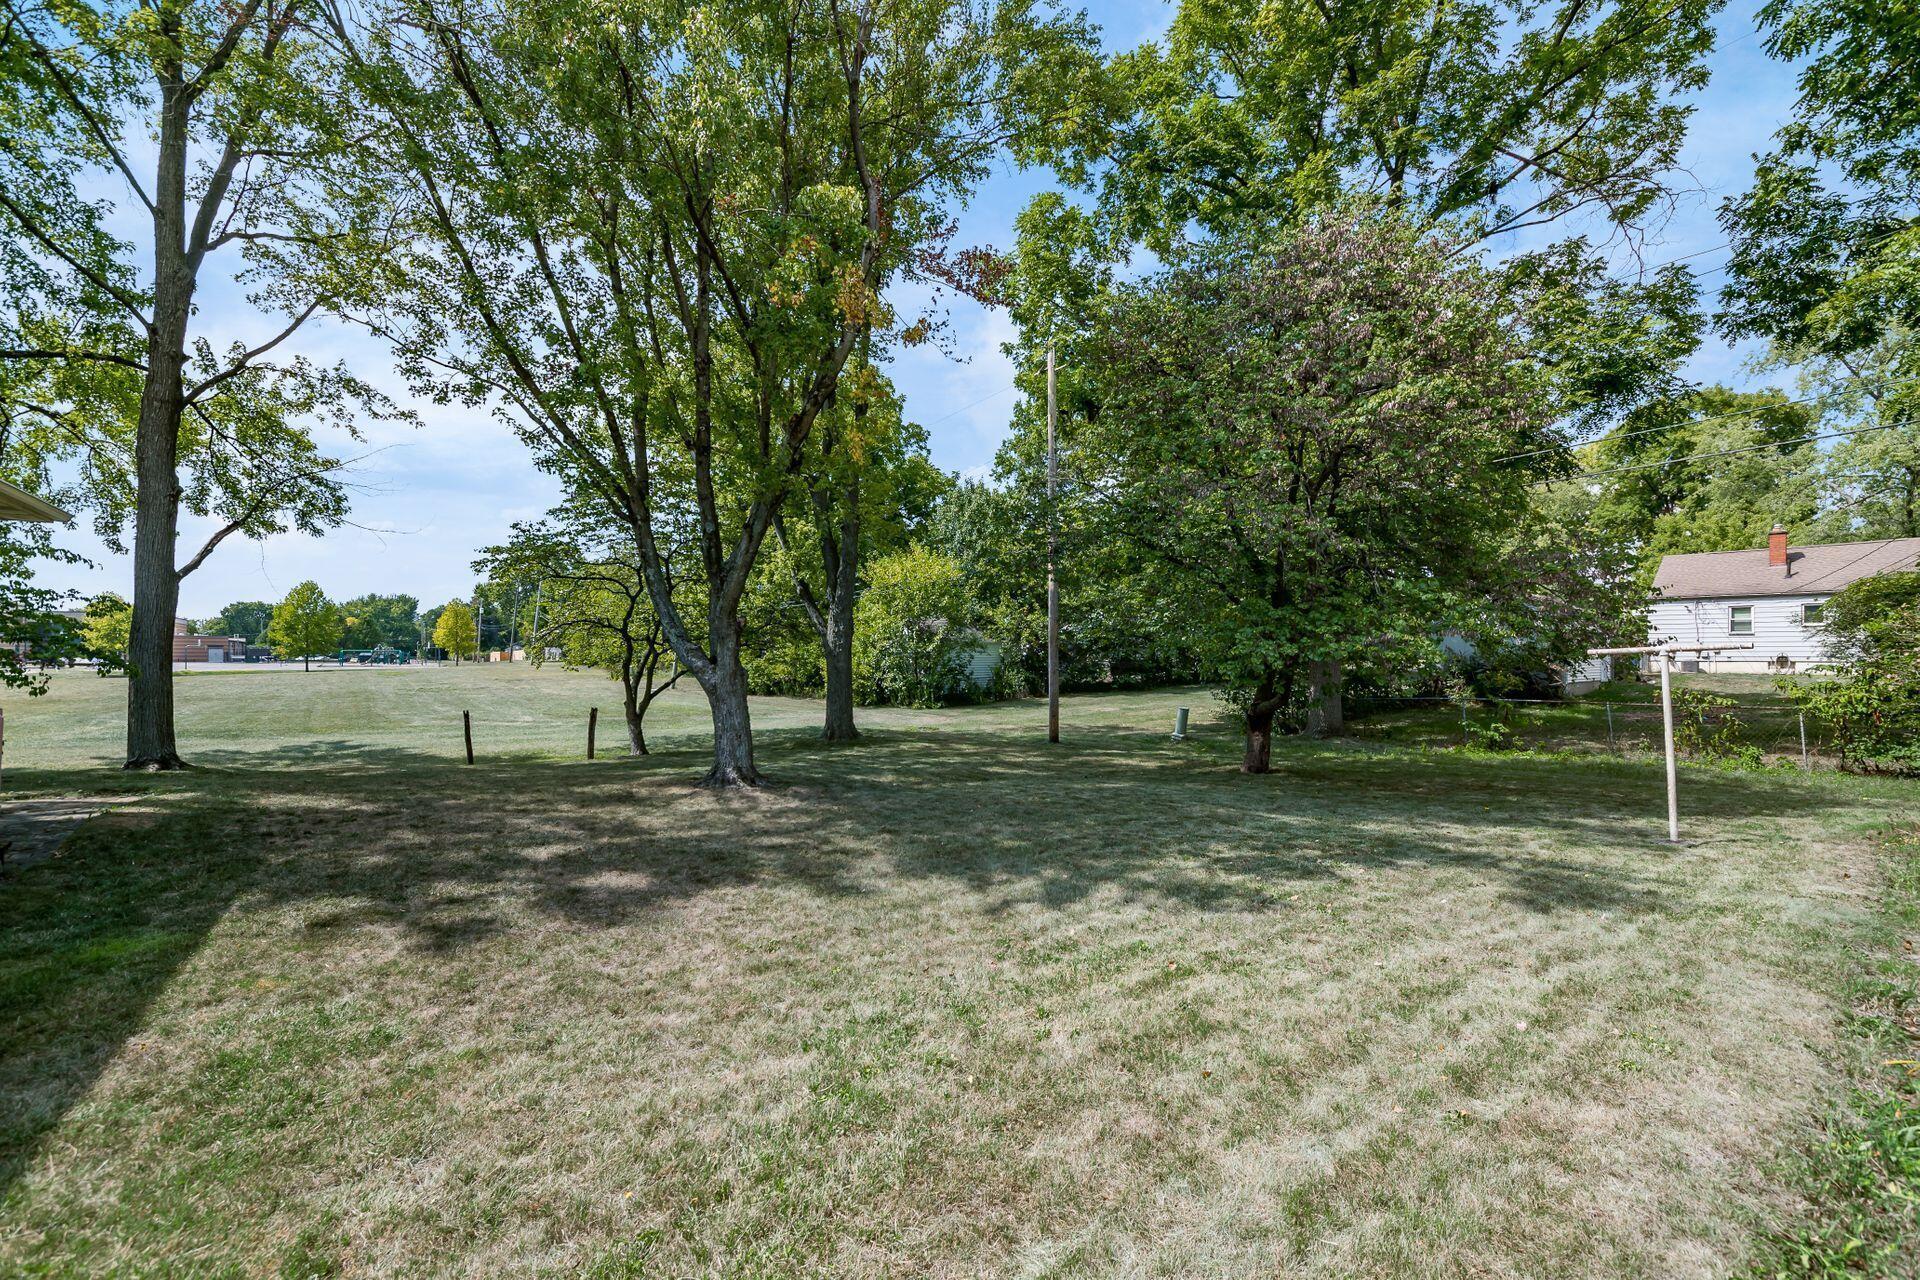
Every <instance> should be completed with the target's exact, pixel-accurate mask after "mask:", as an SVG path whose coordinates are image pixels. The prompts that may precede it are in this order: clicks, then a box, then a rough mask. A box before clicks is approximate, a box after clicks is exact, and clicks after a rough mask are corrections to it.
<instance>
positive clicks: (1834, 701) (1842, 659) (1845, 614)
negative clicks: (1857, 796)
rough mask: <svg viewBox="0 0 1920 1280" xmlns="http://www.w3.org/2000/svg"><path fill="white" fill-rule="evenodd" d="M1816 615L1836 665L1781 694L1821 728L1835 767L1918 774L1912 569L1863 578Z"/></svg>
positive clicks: (1919, 698) (1918, 662)
mask: <svg viewBox="0 0 1920 1280" xmlns="http://www.w3.org/2000/svg"><path fill="white" fill-rule="evenodd" d="M1823 612H1824V615H1825V623H1824V625H1825V627H1826V629H1827V636H1828V642H1829V644H1830V646H1831V648H1832V652H1833V653H1834V655H1835V657H1836V658H1837V659H1838V661H1839V666H1838V667H1837V669H1836V670H1835V672H1834V674H1833V676H1832V678H1830V679H1826V680H1821V681H1817V682H1815V683H1813V684H1810V685H1801V686H1798V687H1789V688H1788V689H1787V693H1788V696H1790V697H1791V698H1792V699H1793V700H1794V701H1795V702H1797V703H1799V704H1800V707H1801V709H1802V710H1805V711H1807V712H1809V713H1810V714H1812V715H1813V716H1814V717H1815V718H1817V719H1818V720H1820V721H1821V722H1822V723H1824V724H1825V725H1826V727H1827V730H1828V732H1829V734H1830V735H1831V737H1832V740H1833V745H1834V749H1835V751H1836V752H1838V754H1839V756H1840V767H1841V768H1843V769H1849V770H1852V771H1854V772H1857V773H1895V774H1920V573H1889V574H1881V575H1879V576H1878V577H1874V578H1864V579H1862V580H1861V581H1859V582H1856V583H1854V584H1853V585H1852V586H1849V587H1847V588H1846V589H1845V590H1844V591H1842V592H1840V593H1839V594H1838V595H1836V596H1834V597H1833V599H1831V600H1829V601H1828V602H1827V605H1826V608H1825V610H1824V611H1823Z"/></svg>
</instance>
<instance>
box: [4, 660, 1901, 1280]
mask: <svg viewBox="0 0 1920 1280" xmlns="http://www.w3.org/2000/svg"><path fill="white" fill-rule="evenodd" d="M611 688H612V686H611V685H610V684H609V683H608V682H607V681H605V680H604V679H602V678H599V677H595V676H590V675H584V674H569V673H564V672H559V671H553V670H547V671H531V670H528V669H526V668H524V667H521V668H511V669H509V668H502V667H478V668H476V667H470V666H469V667H461V668H453V667H446V668H440V669H433V668H428V669H418V668H415V669H406V670H347V671H325V672H314V673H310V674H305V673H300V672H271V673H257V672H244V671H235V672H222V673H209V674H204V675H202V674H195V675H191V676H187V677H184V678H182V679H181V680H180V683H179V698H180V734H181V740H182V742H183V743H185V744H191V745H190V753H191V755H192V756H193V757H194V759H195V760H196V761H197V762H198V763H199V764H200V765H201V766H203V767H201V768H199V769H197V770H195V771H193V772H190V773H187V774H178V775H141V776H126V775H122V774H120V773H118V772H117V771H115V770H113V769H112V768H110V767H108V766H109V765H111V764H113V763H115V762H116V760H117V750H118V747H119V742H118V735H119V733H120V722H119V720H118V718H117V713H118V711H119V709H120V699H121V697H122V696H123V693H124V685H122V684H121V683H120V682H119V681H117V680H101V679H97V678H95V677H92V676H89V675H71V674H70V675H63V676H61V677H59V678H58V679H56V680H55V682H54V686H53V689H52V691H51V693H50V694H49V695H48V696H47V697H45V698H43V699H37V700H33V701H27V700H24V699H13V700H10V701H9V702H8V704H7V708H6V710H7V717H6V728H7V743H6V756H5V762H6V772H5V788H6V791H7V792H8V793H9V795H10V796H11V797H13V798H19V797H23V796H34V795H43V796H77V795H89V794H97V795H101V796H110V797H113V798H114V799H115V803H114V805H113V806H112V807H111V809H110V810H109V811H108V812H105V813H103V814H102V815H100V816H98V817H96V818H94V819H93V820H91V821H90V822H88V823H87V824H86V825H84V826H83V827H81V828H80V829H79V830H78V831H77V833H76V834H75V835H74V837H73V838H72V839H71V840H70V841H69V842H68V843H67V845H66V847H65V849H64V850H63V852H62V853H61V854H60V855H59V856H58V857H55V858H52V859H49V860H46V861H44V862H41V863H39V864H36V865H33V866H29V867H26V868H24V869H22V870H17V871H8V872H6V873H4V874H3V875H0V937H4V938H5V939H6V940H7V945H6V948H5V951H4V955H0V1271H5V1272H9V1273H14V1274H47V1275H73V1276H78V1275H89V1276H92V1275H105V1274H122V1275H154V1274H195V1275H225V1274H234V1275H257V1274H280V1275H290V1276H292V1275H298V1276H309V1275H333V1274H366V1273H398V1274H418V1275H480V1274H496V1275H497V1274H509V1273H512V1274H551V1275H575V1274H587V1275H594V1276H656V1275H658V1276H668V1275H671V1276H681V1275H713V1276H722V1275H724V1276H789V1275H802V1274H832V1275H848V1276H883V1275H938V1276H973V1275H983V1274H1004V1275H1028V1276H1089V1275H1113V1274H1125V1275H1138V1276H1175V1275H1178V1276H1196V1275H1206V1276H1243V1275H1244V1276H1252V1275H1272V1274H1274V1273H1275V1272H1276V1271H1278V1272H1280V1273H1283V1274H1301V1275H1366V1276H1409V1277H1411V1276H1421V1277H1428V1276H1511V1277H1522V1276H1544V1275H1552V1276H1609V1277H1612V1276H1649V1277H1652V1276H1658V1277H1677V1276H1713V1275H1726V1274H1733V1273H1737V1272H1739V1271H1740V1269H1741V1268H1742V1267H1743V1266H1744V1265H1745V1264H1746V1263H1747V1262H1749V1261H1750V1260H1752V1259H1754V1258H1758V1257H1762V1256H1764V1255H1765V1251H1766V1250H1767V1249H1768V1248H1769V1247H1770V1246H1769V1243H1768V1242H1769V1240H1770V1239H1773V1238H1775V1237H1776V1236H1777V1235H1778V1233H1779V1232H1780V1231H1781V1230H1783V1229H1786V1227H1787V1226H1790V1225H1791V1224H1793V1223H1795V1222H1796V1221H1798V1220H1799V1219H1800V1218H1801V1217H1802V1216H1803V1215H1804V1214H1805V1213H1806V1211H1807V1208H1808V1206H1807V1204H1806V1202H1805V1199H1804V1194H1803V1193H1804V1182H1803V1180H1802V1179H1801V1177H1800V1175H1799V1174H1798V1173H1797V1172H1796V1170H1797V1168H1798V1166H1797V1163H1796V1162H1797V1161H1798V1159H1799V1154H1798V1153H1799V1152H1801V1150H1802V1149H1803V1148H1804V1147H1805V1146H1806V1145H1807V1143H1808V1142H1809V1141H1810V1139H1811V1135H1813V1134H1814V1133H1815V1132H1816V1128H1815V1126H1816V1124H1817V1122H1818V1121H1819V1120H1820V1119H1821V1117H1822V1116H1823V1115H1824V1114H1825V1113H1826V1111H1827V1110H1828V1108H1830V1107H1831V1106H1832V1105H1833V1103H1834V1100H1835V1098H1836V1097H1837V1096H1838V1095H1839V1093H1840V1092H1841V1091H1842V1090H1844V1087H1845V1083H1846V1080H1847V1078H1848V1072H1849V1070H1850V1069H1851V1068H1852V1067H1853V1066H1854V1065H1856V1064H1854V1063H1853V1062H1852V1061H1851V1058H1852V1057H1857V1056H1859V1054H1860V1053H1861V1052H1862V1050H1860V1049H1859V1047H1858V1045H1857V1044H1856V1043H1855V1041H1853V1040H1851V1039H1849V1038H1848V1036H1847V1034H1846V1033H1845V1032H1844V1031H1843V1025H1844V1023H1845V1020H1846V1015H1847V1013H1848V1011H1849V1010H1850V1009H1853V1008H1855V1005H1856V1002H1857V999H1858V995H1859V991H1860V990H1861V987H1860V984H1861V982H1862V981H1863V980H1864V979H1863V974H1870V970H1871V968H1872V959H1871V958H1872V957H1873V956H1874V955H1876V954H1878V953H1879V951H1881V950H1882V949H1884V948H1886V947H1887V946H1889V945H1892V946H1893V947H1894V948H1895V950H1897V941H1894V940H1893V938H1892V935H1891V934H1890V933H1889V928H1890V926H1889V924H1888V922H1887V916H1886V915H1885V913H1884V910H1883V906H1882V903H1883V898H1884V894H1885V893H1886V888H1885V883H1884V876H1885V867H1886V865H1887V864H1886V862H1885V860H1884V858H1882V857H1879V856H1877V855H1876V848H1875V843H1874V841H1875V839H1876V836H1877V834H1878V833H1880V832H1882V831H1883V830H1884V829H1885V828H1886V827H1887V824H1888V823H1889V821H1890V820H1891V819H1895V818H1898V817H1901V816H1903V815H1906V814H1910V813H1911V811H1912V806H1913V801H1912V795H1913V793H1912V791H1911V789H1910V786H1909V785H1907V784H1900V783H1896V782H1891V781H1879V780H1872V779H1860V778H1849V777H1842V776H1838V775H1833V774H1820V773H1816V774H1814V775H1812V776H1803V775H1800V774H1797V773H1793V772H1788V771H1781V770H1767V771H1750V772H1734V771H1725V770H1707V769H1689V770H1687V771H1685V773H1684V777H1683V788H1684V790H1683V803H1684V805H1685V810H1686V814H1687V818H1686V821H1687V827H1688V833H1689V835H1690V836H1691V843H1689V844H1687V845H1685V846H1684V847H1680V848H1677V849H1676V848H1673V847H1670V846H1667V845H1665V844H1662V843H1660V842H1659V841H1658V840H1657V838H1656V837H1657V836H1658V835H1659V834H1660V833H1661V832H1660V826H1661V814H1662V789H1661V788H1662V778H1661V773H1660V771H1659V769H1658V767H1657V766H1655V765H1652V764H1649V763H1646V762H1636V761H1612V760H1606V759H1587V760H1572V759H1568V758H1564V757H1554V756H1543V755H1519V756H1512V755H1509V756H1491V755H1485V754H1478V753H1470V752H1461V751H1444V750H1432V749H1422V748H1418V747H1414V746H1408V745H1402V744H1394V743H1385V744H1383V743H1377V742H1364V741H1363V742H1358V743H1341V744H1335V745H1310V744H1304V743H1301V744H1291V743H1289V744H1282V745H1281V746H1279V747H1278V748H1276V756H1275V762H1274V769H1275V771H1274V772H1273V773H1272V774H1271V775H1269V776H1265V777H1249V776H1244V775H1241V774H1239V773H1237V772H1236V771H1235V769H1234V767H1233V766H1234V764H1235V763H1236V762H1237V759H1238V752H1239V741H1238V736H1237V734H1236V733H1235V732H1233V731H1232V730H1231V729H1230V727H1229V726H1228V725H1227V724H1226V723H1225V721H1224V719H1223V716H1222V713H1221V711H1220V709H1219V707H1218V706H1217V704H1216V703H1214V702H1213V700H1212V699H1211V698H1210V697H1209V696H1208V695H1207V694H1206V693H1205V692H1204V691H1201V690H1197V689H1196V690H1184V691H1173V692H1158V693H1147V694H1133V695H1097V696H1096V695H1088V696H1081V697H1074V698H1070V699H1068V701H1067V702H1066V705H1065V714H1064V722H1065V736H1066V739H1067V741H1066V742H1065V743H1064V744H1063V745H1061V746H1060V747H1057V748H1049V747H1048V746H1047V744H1046V743H1045V741H1044V738H1043V735H1042V733H1041V727H1042V725H1043V723H1044V714H1045V710H1044V705H1043V704H1037V703H1032V702H1027V703H1011V704H1001V705H997V706H989V707H980V708H956V709H951V710H943V711H934V712H923V711H910V710H887V711H870V712H864V713H863V717H862V723H863V726H864V729H865V731H866V738H865V740H864V741H863V742H861V743H859V744H857V745H854V746H850V747H834V748H828V747H825V746H822V745H819V744H817V743H816V742H814V741H813V740H812V737H813V732H814V727H815V725H816V724H817V717H818V714H819V707H818V704H816V703H808V702H798V701H795V702H783V701H779V700H767V701H757V702H756V705H755V708H754V710H755V717H756V728H757V729H761V730H763V731H764V732H762V733H761V734H760V737H761V748H760V754H761V766H762V768H763V769H764V770H765V771H766V772H767V773H768V774H769V776H770V777H771V778H772V779H773V780H774V783H775V785H774V786H773V787H772V788H770V789H768V790H767V791H765V792H759V793H712V792H706V791H701V790H699V789H697V788H695V787H694V786H693V785H692V783H693V780H694V779H695V778H696V777H697V776H698V774H699V772H700V770H701V769H702V768H703V767H704V765H705V761H706V755H705V752H704V750H703V749H704V747H705V741H706V740H705V736H704V734H703V728H702V723H701V722H702V719H703V717H704V705H703V703H702V702H701V701H700V700H699V699H698V697H697V695H696V694H691V693H690V694H685V695H682V694H679V693H676V694H674V695H670V696H669V698H668V699H667V701H665V702H664V703H662V704H660V705H659V706H658V707H656V709H655V712H654V719H653V720H652V721H651V722H650V736H651V737H653V738H654V740H655V741H657V742H658V743H659V745H660V747H661V750H659V751H658V753H657V754H656V755H654V756H652V757H650V758H648V759H645V760H640V761H634V760H628V759H626V758H624V757H623V756H622V755H621V754H620V751H619V734H618V716H617V713H612V714H610V716H609V714H608V713H610V712H611V704H612V699H611V698H610V696H609V693H610V690H611ZM594 704H599V705H601V706H602V708H603V719H607V720H609V721H610V722H604V723H603V725H602V739H601V743H602V749H603V754H602V757H601V758H600V759H598V760H596V761H593V762H591V763H589V762H587V761H586V760H584V759H583V758H582V757H583V755H584V736H585V721H586V710H587V708H588V706H590V705H594ZM1178 704H1187V705H1191V706H1192V707H1193V708H1194V712H1195V718H1194V734H1193V737H1192V739H1191V740H1189V741H1187V742H1185V743H1173V742H1171V741H1169V739H1168V735H1167V730H1168V728H1169V727H1170V724H1171V720H1172V711H1173V708H1174V707H1175V706H1176V705H1178ZM463 709H465V710H470V711H471V712H472V713H473V718H474V724H475V743H476V750H477V752H478V754H479V756H480V762H479V763H478V764H477V765H475V766H473V767H471V768H469V767H468V766H466V765H465V764H464V763H463V762H462V759H461V743H460V730H459V714H460V712H461V711H462V710H463ZM1783 1224H1784V1225H1783Z"/></svg>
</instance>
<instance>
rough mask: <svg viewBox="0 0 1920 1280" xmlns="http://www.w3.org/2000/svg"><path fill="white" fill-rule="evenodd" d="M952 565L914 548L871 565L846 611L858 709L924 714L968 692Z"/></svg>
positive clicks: (960, 600) (958, 578) (962, 599)
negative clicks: (881, 706)
mask: <svg viewBox="0 0 1920 1280" xmlns="http://www.w3.org/2000/svg"><path fill="white" fill-rule="evenodd" d="M965 621H966V591H965V586H964V583H963V580H962V574H961V570H960V565H959V563H958V562H957V561H955V560H954V559H953V558H952V557H951V556H944V555H941V554H940V553H939V552H936V551H931V550H928V549H927V548H925V547H922V546H912V547H908V548H907V549H906V550H904V551H896V552H892V553H891V554H888V555H884V556H881V557H879V558H878V559H876V560H874V561H873V562H872V564H871V566H870V567H869V568H868V571H867V585H866V589H865V590H864V591H863V592H861V595H860V602H859V604H857V605H856V606H855V607H854V626H853V691H854V696H855V697H856V698H857V699H859V701H861V702H862V703H865V704H867V705H873V704H876V703H888V704H892V705H895V706H903V707H931V706H937V705H939V704H940V703H942V702H947V701H951V700H953V699H955V698H959V697H962V696H964V695H966V694H968V693H971V692H972V687H971V685H970V683H969V682H968V680H967V664H966V652H967V648H968V640H969V639H971V633H969V632H967V631H966V630H965V626H964V624H965Z"/></svg>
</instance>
